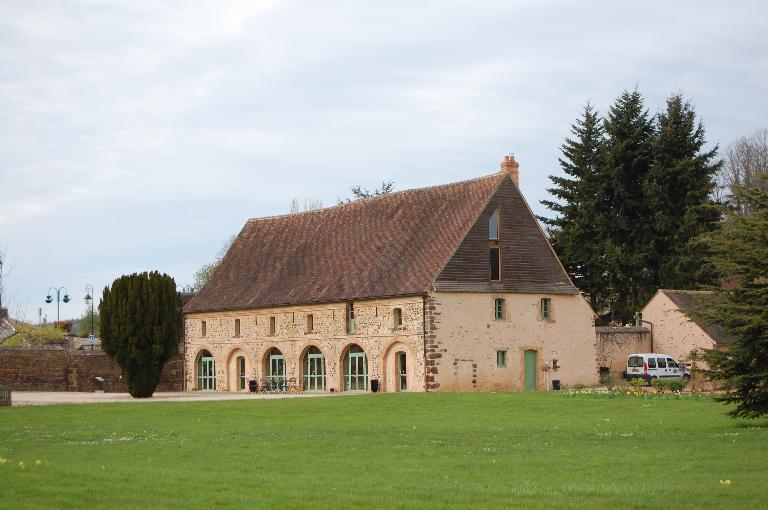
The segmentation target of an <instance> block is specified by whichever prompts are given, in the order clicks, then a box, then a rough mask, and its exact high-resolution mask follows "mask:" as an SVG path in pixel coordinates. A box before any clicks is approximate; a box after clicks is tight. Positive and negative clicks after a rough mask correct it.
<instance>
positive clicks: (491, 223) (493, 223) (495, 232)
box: [488, 209, 499, 241]
mask: <svg viewBox="0 0 768 510" xmlns="http://www.w3.org/2000/svg"><path fill="white" fill-rule="evenodd" d="M488 239H489V240H491V241H498V239H499V210H498V209H496V210H495V211H493V214H492V215H491V219H489V220H488Z"/></svg>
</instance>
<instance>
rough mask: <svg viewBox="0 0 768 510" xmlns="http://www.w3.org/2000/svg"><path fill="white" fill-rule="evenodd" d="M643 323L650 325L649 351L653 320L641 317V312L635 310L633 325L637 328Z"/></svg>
mask: <svg viewBox="0 0 768 510" xmlns="http://www.w3.org/2000/svg"><path fill="white" fill-rule="evenodd" d="M643 324H650V325H651V352H653V322H651V321H647V320H645V319H643V314H642V313H640V312H635V326H637V327H638V328H640V327H642V326H643Z"/></svg>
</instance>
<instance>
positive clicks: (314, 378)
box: [301, 345, 326, 391]
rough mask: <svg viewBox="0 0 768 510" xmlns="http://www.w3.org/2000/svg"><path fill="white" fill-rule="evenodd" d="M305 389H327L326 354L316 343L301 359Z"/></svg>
mask: <svg viewBox="0 0 768 510" xmlns="http://www.w3.org/2000/svg"><path fill="white" fill-rule="evenodd" d="M301 366H302V373H303V376H304V380H303V381H302V382H303V383H304V384H303V387H304V391H325V384H326V378H325V356H324V355H323V353H322V352H321V351H320V349H318V348H317V347H315V346H314V345H313V346H311V347H309V348H308V349H307V350H306V351H305V352H304V357H303V359H302V361H301Z"/></svg>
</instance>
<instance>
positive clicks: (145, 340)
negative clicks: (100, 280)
mask: <svg viewBox="0 0 768 510" xmlns="http://www.w3.org/2000/svg"><path fill="white" fill-rule="evenodd" d="M181 307H182V304H181V297H180V296H179V294H178V292H176V283H175V282H174V280H173V278H171V277H170V276H168V275H166V274H163V275H161V274H160V273H158V272H157V271H153V272H151V273H141V274H136V273H134V274H131V275H126V276H121V277H120V278H118V279H117V280H115V281H114V282H112V287H111V288H110V287H105V288H104V295H103V298H102V301H101V304H100V305H99V316H100V325H101V346H102V349H104V352H106V354H107V355H108V356H109V357H110V358H111V359H112V360H114V361H115V363H117V365H118V366H119V367H120V369H121V371H122V375H123V380H124V381H125V383H126V385H127V386H128V392H129V393H130V394H131V396H133V397H136V398H145V397H151V396H152V393H154V391H155V388H156V387H157V384H158V382H159V381H160V372H161V371H162V369H163V365H165V362H166V361H168V360H169V359H170V357H171V356H172V355H173V354H174V353H176V352H178V346H179V341H180V340H181V339H182V335H183V325H182V315H181Z"/></svg>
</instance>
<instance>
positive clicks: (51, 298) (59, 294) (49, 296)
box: [45, 287, 69, 322]
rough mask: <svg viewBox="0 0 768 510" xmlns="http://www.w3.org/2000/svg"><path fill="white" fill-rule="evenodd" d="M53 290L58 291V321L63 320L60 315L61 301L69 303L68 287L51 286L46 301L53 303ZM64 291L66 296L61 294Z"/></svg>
mask: <svg viewBox="0 0 768 510" xmlns="http://www.w3.org/2000/svg"><path fill="white" fill-rule="evenodd" d="M52 290H55V291H56V322H61V317H60V315H59V301H64V302H65V303H69V293H68V292H67V288H66V287H59V288H58V289H57V288H56V287H51V288H50V289H48V295H47V296H46V297H45V302H46V303H49V304H50V303H53V297H51V294H52V292H51V291H52ZM62 290H63V291H64V297H62V296H61V291H62Z"/></svg>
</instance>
